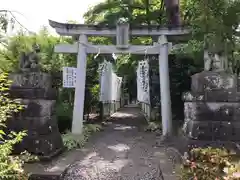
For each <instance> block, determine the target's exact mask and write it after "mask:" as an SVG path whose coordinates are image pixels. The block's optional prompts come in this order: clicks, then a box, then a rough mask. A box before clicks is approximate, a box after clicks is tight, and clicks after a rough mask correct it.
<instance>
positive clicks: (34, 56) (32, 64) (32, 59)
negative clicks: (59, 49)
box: [19, 44, 40, 71]
mask: <svg viewBox="0 0 240 180" xmlns="http://www.w3.org/2000/svg"><path fill="white" fill-rule="evenodd" d="M33 50H34V51H32V52H30V53H28V54H26V53H24V52H23V53H22V54H21V57H20V61H19V69H20V70H21V71H39V70H40V67H39V57H38V53H39V52H40V47H39V45H37V44H36V45H33Z"/></svg>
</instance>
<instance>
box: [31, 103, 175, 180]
mask: <svg viewBox="0 0 240 180" xmlns="http://www.w3.org/2000/svg"><path fill="white" fill-rule="evenodd" d="M145 123H146V122H145V120H144V116H143V114H142V113H141V112H140V110H139V109H138V108H136V107H134V106H131V107H126V108H122V109H121V110H120V111H119V112H117V113H115V114H113V116H112V117H111V119H110V120H109V123H108V125H107V127H106V128H105V130H104V131H103V132H99V133H98V134H96V135H95V136H93V137H92V138H91V139H90V141H89V142H88V143H87V145H86V146H85V148H84V149H81V150H74V151H71V152H67V153H65V154H63V155H62V156H61V157H59V158H58V159H56V160H53V161H52V162H51V163H50V164H34V165H27V166H28V167H27V168H26V169H28V170H29V171H30V172H32V173H33V174H36V173H39V174H40V173H42V174H46V173H50V174H62V172H63V175H62V179H61V180H95V179H96V180H101V179H102V180H118V179H119V180H141V179H146V180H161V179H164V180H174V179H176V176H175V174H174V173H173V167H172V163H171V161H170V160H169V159H168V158H167V156H166V154H165V151H164V147H157V146H156V136H155V135H154V134H153V133H149V132H145V131H144V130H143V129H144V126H145V125H146V124H145ZM70 164H71V165H70ZM69 165H70V166H69ZM68 166H69V167H68ZM66 167H68V168H66ZM65 168H66V169H65ZM162 176H163V177H162Z"/></svg>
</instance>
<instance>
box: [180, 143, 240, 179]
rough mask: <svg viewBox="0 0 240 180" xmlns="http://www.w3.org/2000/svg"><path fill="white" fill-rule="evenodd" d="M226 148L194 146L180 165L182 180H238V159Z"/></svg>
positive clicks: (239, 169) (239, 167)
mask: <svg viewBox="0 0 240 180" xmlns="http://www.w3.org/2000/svg"><path fill="white" fill-rule="evenodd" d="M233 157H235V158H236V155H234V154H232V153H230V152H228V151H227V150H226V149H218V148H210V147H209V148H195V149H192V150H191V152H190V153H189V156H188V157H187V158H186V159H185V161H184V164H183V166H182V172H181V179H182V180H190V179H192V180H239V179H240V176H238V177H237V173H240V166H239V161H237V159H235V158H233Z"/></svg>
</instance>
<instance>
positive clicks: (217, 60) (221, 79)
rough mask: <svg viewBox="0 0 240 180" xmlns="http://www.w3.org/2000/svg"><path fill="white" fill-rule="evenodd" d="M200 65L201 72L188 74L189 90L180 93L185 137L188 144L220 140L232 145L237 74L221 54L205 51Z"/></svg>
mask: <svg viewBox="0 0 240 180" xmlns="http://www.w3.org/2000/svg"><path fill="white" fill-rule="evenodd" d="M204 66H205V67H204V71H203V72H200V73H197V74H194V75H193V76H192V86H191V92H187V93H185V94H184V96H183V99H184V101H185V103H184V114H185V123H184V128H183V129H184V132H185V137H186V138H187V139H188V140H189V144H195V145H196V144H199V143H200V144H205V145H206V146H207V145H210V144H212V143H214V144H216V142H218V141H220V142H222V143H225V144H227V146H232V145H233V147H234V143H233V144H232V143H231V142H235V143H236V142H237V143H239V142H240V92H239V91H238V90H239V88H238V76H237V75H234V74H233V73H232V71H231V69H230V68H228V66H227V59H226V58H225V57H224V56H222V55H221V54H217V53H214V54H209V53H208V51H205V52H204ZM227 69H228V71H227ZM203 142H205V143H203Z"/></svg>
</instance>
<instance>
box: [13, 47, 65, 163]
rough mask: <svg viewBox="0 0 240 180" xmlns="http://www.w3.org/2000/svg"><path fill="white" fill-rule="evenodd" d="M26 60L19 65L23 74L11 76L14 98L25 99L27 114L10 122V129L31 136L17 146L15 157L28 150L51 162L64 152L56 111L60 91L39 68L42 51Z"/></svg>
mask: <svg viewBox="0 0 240 180" xmlns="http://www.w3.org/2000/svg"><path fill="white" fill-rule="evenodd" d="M34 49H35V51H34V52H31V53H29V54H27V55H25V54H24V53H23V56H22V58H21V60H20V62H19V66H20V70H21V71H20V72H18V73H12V74H10V79H11V80H12V81H13V83H12V85H11V88H10V95H11V97H12V98H13V99H21V103H22V104H23V105H25V108H24V110H23V111H21V112H20V113H19V114H16V115H15V116H14V117H13V118H12V119H11V120H9V124H8V128H9V129H11V130H15V131H17V132H18V131H22V130H27V134H28V135H27V136H26V137H24V139H23V141H22V142H21V143H20V144H18V145H16V147H15V149H14V150H15V153H20V152H22V151H24V150H27V151H28V152H30V153H32V154H35V155H38V156H39V157H40V159H41V158H42V159H49V158H51V157H52V156H54V155H56V154H58V153H59V152H61V150H62V149H63V142H62V138H61V134H60V133H59V130H58V124H57V117H56V114H55V109H56V89H54V88H53V87H52V77H51V75H49V74H47V73H43V72H41V71H40V68H39V64H38V63H39V57H38V56H37V53H38V52H39V47H38V46H35V47H34Z"/></svg>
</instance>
